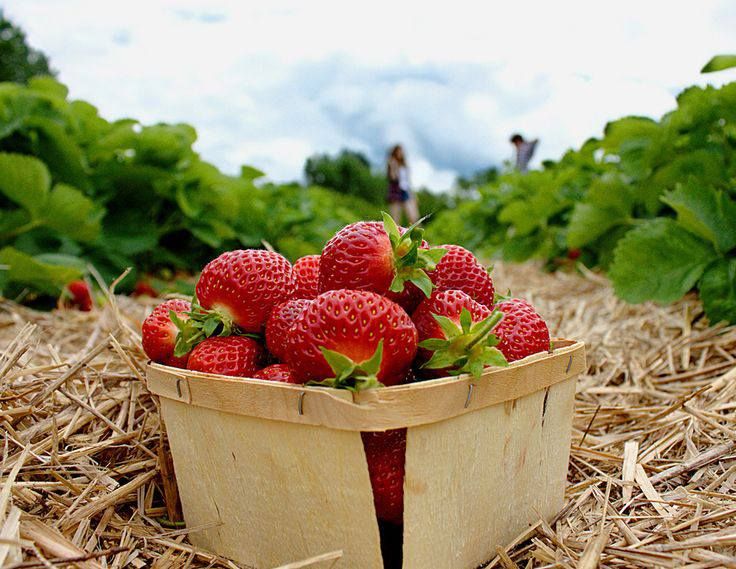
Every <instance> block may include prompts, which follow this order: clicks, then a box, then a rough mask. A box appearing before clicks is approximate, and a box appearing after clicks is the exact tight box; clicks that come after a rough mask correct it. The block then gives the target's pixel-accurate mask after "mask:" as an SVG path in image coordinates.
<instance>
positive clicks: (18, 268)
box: [0, 247, 82, 296]
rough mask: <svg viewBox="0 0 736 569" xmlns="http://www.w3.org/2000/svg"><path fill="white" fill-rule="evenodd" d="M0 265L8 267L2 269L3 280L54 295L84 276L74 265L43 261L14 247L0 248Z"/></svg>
mask: <svg viewBox="0 0 736 569" xmlns="http://www.w3.org/2000/svg"><path fill="white" fill-rule="evenodd" d="M0 265H5V266H6V267H7V268H4V269H3V270H2V273H3V277H2V280H3V281H5V282H13V283H18V284H21V285H24V286H28V287H32V288H33V289H34V290H38V291H40V292H42V293H45V294H50V295H54V296H58V295H59V294H60V293H61V291H62V289H63V288H64V286H66V285H67V284H68V283H70V282H71V281H74V280H77V279H81V278H82V271H80V270H79V269H78V268H76V267H74V266H64V265H58V264H52V263H48V262H43V261H41V260H39V259H38V258H35V257H32V256H30V255H27V254H25V253H22V252H20V251H18V250H17V249H15V248H13V247H5V248H3V249H2V250H0Z"/></svg>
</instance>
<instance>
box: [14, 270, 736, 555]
mask: <svg viewBox="0 0 736 569" xmlns="http://www.w3.org/2000/svg"><path fill="white" fill-rule="evenodd" d="M494 275H495V280H496V282H497V283H498V285H499V288H503V289H505V288H506V287H511V288H512V289H513V290H514V292H515V294H518V295H522V296H526V297H527V298H529V299H530V300H532V301H533V302H534V303H535V305H536V306H537V307H538V308H539V309H540V311H541V312H542V313H543V315H544V316H545V317H546V318H547V319H548V322H549V323H550V327H551V328H552V330H553V333H554V334H555V335H557V336H560V337H568V338H580V339H583V340H585V341H586V342H587V344H588V349H589V362H590V369H589V370H588V373H587V374H585V375H583V376H581V378H580V382H579V389H578V391H579V392H578V395H577V406H576V416H575V427H574V433H573V448H572V455H571V458H570V470H569V482H570V484H569V487H568V492H567V504H566V506H565V507H564V508H563V510H562V511H560V512H559V513H558V515H557V516H556V518H555V520H553V521H552V523H549V524H548V523H546V522H544V521H541V520H540V521H539V523H537V524H536V525H534V526H533V527H531V528H530V529H529V530H528V531H526V532H524V533H523V534H522V535H519V536H518V538H517V539H515V540H514V541H513V542H512V543H509V544H508V545H507V547H505V548H499V550H498V555H497V557H496V558H495V559H493V560H491V561H490V563H489V565H488V566H489V567H504V568H526V567H581V568H594V567H597V566H601V567H647V568H653V567H690V568H692V569H695V568H706V567H734V568H736V329H734V328H726V327H723V326H720V327H718V326H716V327H708V326H707V324H706V322H705V319H704V318H703V315H702V309H701V307H700V305H699V304H698V302H697V301H696V300H694V299H692V298H686V299H685V300H683V301H682V302H679V303H676V304H674V305H672V306H668V307H659V306H655V305H651V304H646V305H640V306H628V305H625V304H623V303H622V302H620V301H619V300H617V299H616V298H615V297H614V296H613V294H612V293H611V290H610V288H609V286H608V284H607V283H606V281H605V280H603V279H601V278H600V277H598V276H596V275H593V274H586V275H585V276H584V277H583V278H580V277H579V276H574V275H567V274H557V275H547V274H543V273H541V272H540V271H539V270H538V269H537V268H535V267H532V266H522V267H518V266H504V265H499V266H498V267H497V268H496V270H495V273H494ZM152 302H153V301H150V302H145V301H141V302H138V301H134V300H131V299H129V298H125V297H110V298H109V302H108V303H107V305H106V307H105V308H104V309H99V310H96V311H94V312H92V313H79V312H72V311H67V312H63V311H62V312H54V313H40V312H34V311H31V310H29V309H26V308H23V307H19V306H17V305H15V304H12V303H10V302H3V303H2V304H0V422H2V428H3V440H2V462H1V464H0V480H1V481H2V489H1V490H0V567H18V568H20V567H40V568H44V567H62V566H76V567H83V568H90V569H91V568H97V567H111V568H115V567H137V568H140V567H211V566H220V567H237V565H235V564H234V563H232V562H230V561H228V560H225V559H221V558H218V557H216V556H213V555H211V554H209V553H206V552H203V551H199V550H197V549H196V548H193V547H192V546H191V545H189V543H188V541H187V534H188V533H191V532H196V531H197V530H198V529H201V528H184V527H183V525H182V524H181V521H180V520H181V513H180V511H179V505H178V496H177V491H176V484H175V481H174V478H173V468H172V465H171V462H170V457H169V454H168V450H167V445H166V437H165V433H164V432H163V430H162V425H161V423H160V420H159V414H158V408H157V404H156V401H155V400H154V399H152V398H151V397H150V396H149V394H148V393H147V391H146V388H145V381H144V378H143V364H144V361H145V358H144V355H143V353H142V352H141V350H140V347H139V343H140V338H139V336H138V331H139V329H140V322H141V320H142V318H143V317H144V315H145V314H146V311H147V310H150V308H151V307H152ZM489 475H492V473H489ZM274 530H275V531H278V529H277V528H274ZM325 555H326V556H327V557H324V558H323V559H322V561H315V563H321V565H319V564H312V563H310V562H308V561H306V560H298V559H295V560H294V564H293V566H295V567H296V566H298V567H309V566H314V567H323V566H325V560H327V559H328V558H330V559H334V558H335V556H334V555H333V554H332V553H331V552H325ZM338 563H339V562H338ZM327 565H329V563H328V564H327Z"/></svg>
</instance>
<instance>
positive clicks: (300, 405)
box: [296, 391, 307, 415]
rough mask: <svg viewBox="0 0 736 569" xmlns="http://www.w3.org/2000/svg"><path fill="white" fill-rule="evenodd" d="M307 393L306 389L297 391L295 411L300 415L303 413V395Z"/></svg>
mask: <svg viewBox="0 0 736 569" xmlns="http://www.w3.org/2000/svg"><path fill="white" fill-rule="evenodd" d="M306 394H307V392H306V391H302V392H300V393H299V399H297V401H296V411H297V413H299V414H300V415H304V396H305V395H306Z"/></svg>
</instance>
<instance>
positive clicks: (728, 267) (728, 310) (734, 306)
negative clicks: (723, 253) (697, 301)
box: [700, 259, 736, 324]
mask: <svg viewBox="0 0 736 569" xmlns="http://www.w3.org/2000/svg"><path fill="white" fill-rule="evenodd" d="M700 298H701V300H702V301H703V308H704V309H705V313H706V315H707V316H708V320H710V322H711V324H717V323H718V322H722V321H726V322H728V323H730V324H733V323H736V259H720V260H718V261H716V262H715V263H713V264H712V265H710V266H709V267H708V268H707V269H706V270H705V273H703V278H702V279H700Z"/></svg>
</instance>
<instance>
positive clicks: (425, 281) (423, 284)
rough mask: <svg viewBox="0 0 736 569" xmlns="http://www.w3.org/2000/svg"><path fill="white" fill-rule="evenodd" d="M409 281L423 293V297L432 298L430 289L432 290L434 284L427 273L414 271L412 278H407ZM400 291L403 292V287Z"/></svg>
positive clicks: (419, 270)
mask: <svg viewBox="0 0 736 569" xmlns="http://www.w3.org/2000/svg"><path fill="white" fill-rule="evenodd" d="M409 280H410V281H411V282H412V283H414V285H415V286H416V287H417V288H418V289H419V290H421V291H422V292H423V293H424V296H426V297H427V298H429V297H430V296H432V289H434V284H433V283H432V279H430V278H429V276H428V275H427V273H425V272H424V271H423V270H421V269H418V270H416V271H413V273H412V276H411V277H410V278H409ZM401 290H403V287H402V289H401Z"/></svg>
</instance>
